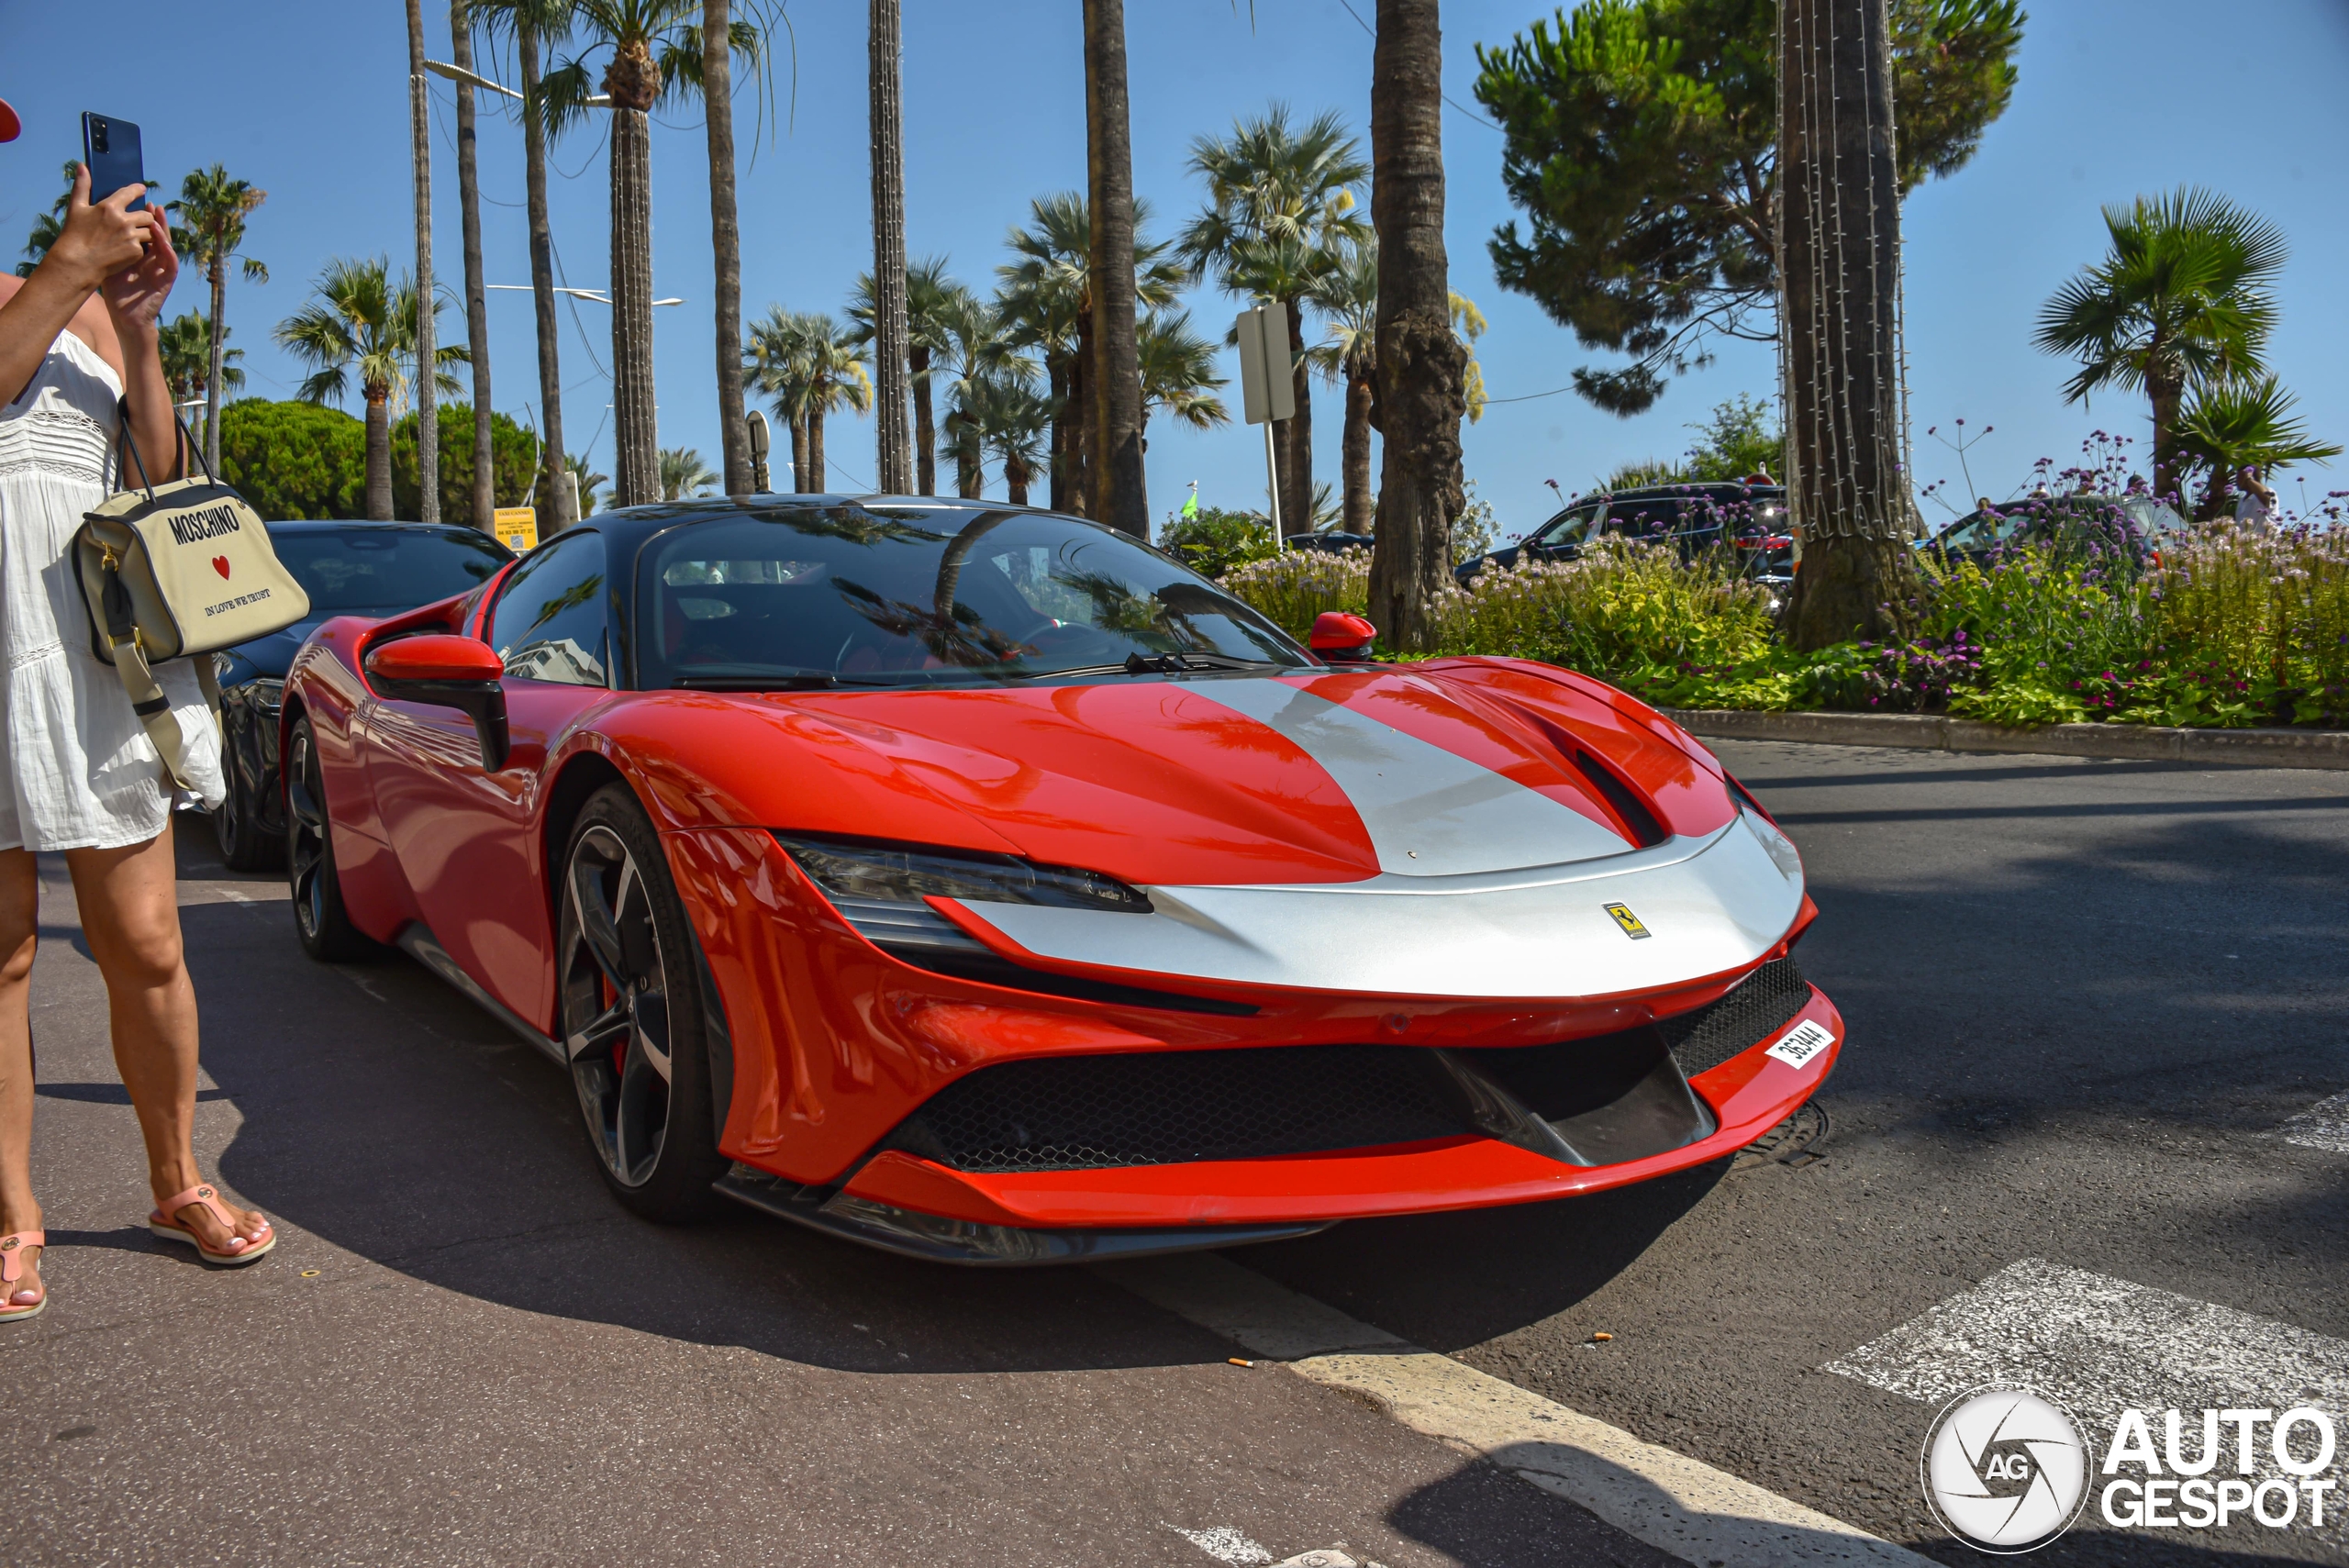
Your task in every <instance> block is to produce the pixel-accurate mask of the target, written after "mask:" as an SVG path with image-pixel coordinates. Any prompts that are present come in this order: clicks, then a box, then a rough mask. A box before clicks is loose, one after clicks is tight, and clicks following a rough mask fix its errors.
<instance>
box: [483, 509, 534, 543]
mask: <svg viewBox="0 0 2349 1568" xmlns="http://www.w3.org/2000/svg"><path fill="white" fill-rule="evenodd" d="M495 523H496V527H495V528H493V529H492V530H491V531H492V532H494V533H495V534H496V535H497V542H498V543H500V544H502V545H504V546H505V547H506V548H507V549H508V550H512V551H513V552H514V553H515V554H517V555H520V554H521V553H523V552H524V551H525V550H535V549H536V548H537V547H538V543H539V514H538V513H537V511H535V510H534V509H532V508H531V507H529V506H500V507H498V508H497V511H496V513H495Z"/></svg>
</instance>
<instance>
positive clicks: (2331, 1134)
mask: <svg viewBox="0 0 2349 1568" xmlns="http://www.w3.org/2000/svg"><path fill="white" fill-rule="evenodd" d="M2276 1130H2277V1132H2278V1133H2279V1134H2281V1135H2282V1136H2283V1140H2284V1141H2285V1142H2287V1143H2297V1144H2299V1146H2300V1147H2301V1148H2303V1149H2322V1150H2326V1151H2329V1152H2332V1153H2334V1154H2349V1095H2333V1096H2332V1098H2331V1099H2329V1100H2319V1101H2318V1102H2317V1103H2316V1104H2315V1105H2312V1106H2310V1107H2309V1108H2308V1109H2306V1110H2304V1111H2302V1112H2301V1113H2300V1114H2299V1115H2298V1116H2296V1117H2294V1118H2292V1119H2291V1120H2289V1121H2288V1122H2286V1123H2285V1124H2284V1125H2283V1126H2281V1127H2279V1128H2277V1129H2276Z"/></svg>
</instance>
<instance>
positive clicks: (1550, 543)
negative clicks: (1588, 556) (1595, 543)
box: [1527, 502, 1607, 550]
mask: <svg viewBox="0 0 2349 1568" xmlns="http://www.w3.org/2000/svg"><path fill="white" fill-rule="evenodd" d="M1606 510H1607V506H1606V504H1605V503H1604V502H1593V503H1591V504H1590V505H1588V506H1570V507H1568V508H1567V509H1566V510H1565V511H1563V512H1561V513H1559V514H1558V515H1557V516H1556V517H1553V518H1551V519H1550V520H1549V521H1548V522H1546V523H1544V524H1542V527H1541V528H1540V530H1539V531H1537V532H1536V533H1535V534H1534V536H1533V537H1532V539H1529V540H1528V541H1527V542H1528V543H1530V544H1534V545H1539V546H1541V547H1542V548H1543V549H1545V550H1554V549H1557V548H1558V547H1560V546H1563V545H1569V544H1580V543H1582V542H1583V541H1584V540H1585V539H1587V538H1589V536H1590V525H1591V524H1592V523H1593V522H1595V521H1596V520H1598V517H1600V516H1601V515H1603V514H1604V513H1605V512H1606Z"/></svg>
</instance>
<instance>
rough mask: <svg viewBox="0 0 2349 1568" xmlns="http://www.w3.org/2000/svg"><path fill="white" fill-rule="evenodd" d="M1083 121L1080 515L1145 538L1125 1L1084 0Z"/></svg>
mask: <svg viewBox="0 0 2349 1568" xmlns="http://www.w3.org/2000/svg"><path fill="white" fill-rule="evenodd" d="M1085 131H1086V134H1085V150H1086V160H1085V161H1086V165H1087V168H1088V170H1089V172H1090V174H1091V197H1092V202H1091V205H1092V209H1093V210H1092V217H1093V255H1092V261H1091V263H1090V265H1089V267H1088V269H1087V270H1088V272H1089V274H1090V276H1091V279H1092V291H1093V348H1094V355H1095V358H1094V361H1093V372H1094V375H1093V386H1092V388H1091V389H1090V390H1091V392H1092V395H1093V406H1094V409H1095V415H1094V429H1095V432H1096V435H1097V442H1096V445H1095V446H1094V449H1093V453H1092V462H1093V470H1094V472H1093V473H1092V480H1093V505H1092V506H1090V507H1089V508H1088V509H1087V512H1086V515H1087V516H1088V517H1093V518H1095V519H1097V521H1100V522H1105V523H1108V525H1109V526H1110V527H1112V528H1120V529H1123V530H1124V531H1125V532H1127V533H1130V534H1131V535H1133V536H1134V537H1135V538H1136V539H1148V538H1149V537H1150V495H1149V488H1148V485H1147V484H1146V480H1145V475H1144V473H1143V470H1142V455H1141V355H1140V351H1139V348H1138V345H1137V343H1136V341H1135V324H1134V310H1135V300H1134V169H1133V150H1132V147H1131V145H1130V139H1131V127H1130V124H1129V121H1128V112H1127V105H1126V7H1125V0H1085Z"/></svg>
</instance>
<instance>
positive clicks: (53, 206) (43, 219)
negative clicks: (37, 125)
mask: <svg viewBox="0 0 2349 1568" xmlns="http://www.w3.org/2000/svg"><path fill="white" fill-rule="evenodd" d="M81 167H82V165H81V164H79V163H78V162H77V163H68V164H67V165H65V194H64V195H61V196H59V197H58V198H57V199H56V200H55V201H53V202H51V203H50V205H49V210H48V211H47V212H45V213H43V214H41V215H40V216H39V217H37V218H35V219H33V231H32V233H31V235H30V236H28V238H27V239H26V240H25V251H24V254H25V259H24V260H23V261H19V262H17V276H18V277H20V278H28V277H31V276H32V275H33V269H34V268H35V267H38V266H39V265H40V261H41V258H42V257H44V256H46V255H48V254H49V248H50V246H52V245H54V244H56V243H57V237H58V236H59V235H61V234H62V233H64V232H65V213H66V209H67V208H68V207H71V206H72V205H73V175H74V173H75V172H77V171H78V170H79V169H80V168H81ZM172 246H173V250H177V249H178V248H179V239H178V236H177V235H176V234H174V235H173V241H172Z"/></svg>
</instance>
